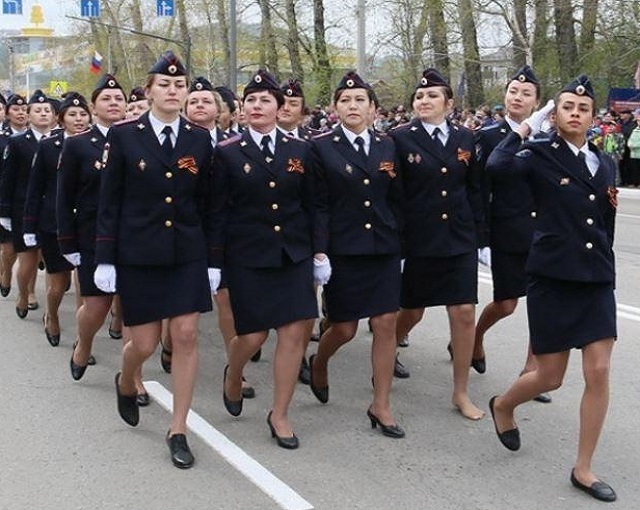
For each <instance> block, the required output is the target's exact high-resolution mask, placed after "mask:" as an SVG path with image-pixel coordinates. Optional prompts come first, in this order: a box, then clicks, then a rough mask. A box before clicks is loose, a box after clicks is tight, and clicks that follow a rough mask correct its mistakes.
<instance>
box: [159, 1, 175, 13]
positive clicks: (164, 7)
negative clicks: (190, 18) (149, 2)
mask: <svg viewBox="0 0 640 510" xmlns="http://www.w3.org/2000/svg"><path fill="white" fill-rule="evenodd" d="M173 7H174V4H173V0H156V14H157V15H158V16H173V12H174V11H173Z"/></svg>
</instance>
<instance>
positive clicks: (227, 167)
mask: <svg viewBox="0 0 640 510" xmlns="http://www.w3.org/2000/svg"><path fill="white" fill-rule="evenodd" d="M274 153H275V158H274V160H273V161H272V162H271V163H268V162H267V161H266V158H265V156H264V155H263V154H262V152H261V151H260V148H259V147H258V146H257V145H256V144H255V142H254V141H253V139H252V138H251V135H250V134H249V131H248V130H246V131H245V132H243V133H242V134H241V135H238V136H236V137H234V138H231V139H229V140H226V141H224V142H222V143H220V144H218V146H217V147H216V150H215V157H214V165H213V176H214V178H213V194H214V214H213V217H214V224H215V228H214V245H215V250H216V251H215V253H214V255H215V263H214V266H215V267H222V266H223V264H228V263H230V262H232V263H233V264H236V265H241V266H244V267H253V268H266V267H274V268H275V267H281V266H282V265H283V255H284V254H286V255H287V256H288V257H289V258H290V259H291V260H292V261H293V262H294V263H295V262H300V261H301V260H304V259H306V258H308V257H310V256H311V255H312V253H313V252H312V228H313V176H312V175H311V167H310V161H309V145H308V143H307V142H304V141H301V140H296V139H295V138H291V137H288V136H286V135H285V134H284V133H283V132H281V131H277V134H276V146H275V151H274Z"/></svg>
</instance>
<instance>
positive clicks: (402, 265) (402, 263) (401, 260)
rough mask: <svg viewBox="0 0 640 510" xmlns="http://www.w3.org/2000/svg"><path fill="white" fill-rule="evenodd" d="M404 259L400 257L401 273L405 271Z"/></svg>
mask: <svg viewBox="0 0 640 510" xmlns="http://www.w3.org/2000/svg"><path fill="white" fill-rule="evenodd" d="M404 261H405V259H400V274H402V273H404Z"/></svg>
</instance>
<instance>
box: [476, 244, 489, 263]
mask: <svg viewBox="0 0 640 510" xmlns="http://www.w3.org/2000/svg"><path fill="white" fill-rule="evenodd" d="M478 262H480V264H482V265H483V266H487V267H491V248H489V247H488V246H485V247H484V248H478Z"/></svg>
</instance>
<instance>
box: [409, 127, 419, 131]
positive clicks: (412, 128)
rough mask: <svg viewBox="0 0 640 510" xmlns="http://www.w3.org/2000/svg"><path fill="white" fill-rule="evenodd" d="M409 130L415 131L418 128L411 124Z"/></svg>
mask: <svg viewBox="0 0 640 510" xmlns="http://www.w3.org/2000/svg"><path fill="white" fill-rule="evenodd" d="M410 130H411V131H417V130H418V128H417V127H415V126H411V128H410Z"/></svg>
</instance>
